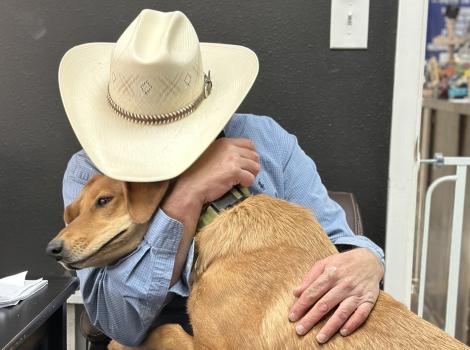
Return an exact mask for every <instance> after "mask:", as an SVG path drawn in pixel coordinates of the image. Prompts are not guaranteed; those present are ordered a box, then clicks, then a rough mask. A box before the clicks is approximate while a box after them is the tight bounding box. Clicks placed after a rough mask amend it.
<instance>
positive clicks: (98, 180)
mask: <svg viewBox="0 0 470 350" xmlns="http://www.w3.org/2000/svg"><path fill="white" fill-rule="evenodd" d="M167 187H168V184H167V183H166V182H161V183H153V184H136V183H133V184H129V183H123V182H119V181H114V180H111V179H109V178H107V177H104V176H97V177H94V178H92V179H91V180H90V181H89V182H88V183H87V185H86V186H85V187H84V189H83V191H82V192H81V194H80V196H79V197H78V199H77V200H76V201H75V202H73V203H72V204H71V205H70V206H69V207H67V208H66V210H65V214H64V219H65V222H66V223H68V226H67V227H66V228H64V229H63V230H62V231H61V232H60V233H59V234H58V236H57V237H56V238H55V239H54V240H53V241H51V243H50V247H49V248H48V250H51V249H53V248H54V247H56V253H57V252H58V251H59V250H60V253H61V254H56V257H57V258H58V260H59V262H60V263H61V264H62V265H64V266H66V267H68V268H75V269H78V268H83V267H87V266H103V265H106V264H111V263H112V262H113V261H115V260H116V259H117V258H119V257H121V256H123V255H124V254H126V253H128V252H130V251H132V250H133V249H135V247H136V246H137V245H138V244H139V242H140V240H141V239H142V237H143V235H144V233H145V230H146V227H147V225H148V221H149V220H150V218H151V216H152V214H153V212H154V211H155V210H156V208H157V207H158V205H159V202H160V200H161V199H162V197H163V195H164V193H165V191H166V189H167ZM58 247H60V249H59V248H58ZM196 249H197V252H198V257H197V261H196V263H195V266H194V282H193V286H192V292H191V296H190V298H189V301H188V312H189V315H190V319H191V324H192V327H193V331H194V336H190V335H188V334H187V333H185V332H184V331H183V329H182V328H181V327H180V326H179V325H171V324H170V325H164V326H161V327H159V328H157V329H155V330H154V331H152V332H150V334H149V335H148V337H147V339H146V341H145V342H144V344H142V345H141V346H140V347H139V348H138V349H155V350H157V349H158V350H186V349H213V350H221V349H237V350H239V349H309V350H311V349H331V350H339V349H384V350H385V349H387V350H389V349H406V350H408V349H426V350H429V349H440V350H442V349H468V348H467V347H466V346H465V345H463V344H462V343H460V342H458V341H457V340H456V339H454V338H452V337H450V336H449V335H447V334H446V333H445V332H443V331H441V330H440V329H438V328H437V327H434V326H433V325H431V324H430V323H428V322H426V321H424V320H422V319H421V318H419V317H417V316H416V315H415V314H413V313H412V312H410V311H409V310H407V309H406V308H405V307H404V306H403V305H402V304H400V303H398V302H397V301H395V300H394V299H393V298H392V297H390V296H389V295H388V294H386V293H383V292H381V293H380V296H379V299H378V301H377V304H376V306H375V308H374V309H373V311H372V312H371V314H370V316H369V319H368V320H367V322H366V323H365V324H364V325H363V326H362V327H361V328H360V329H359V330H357V331H356V332H355V333H353V334H352V335H350V336H347V337H342V336H340V335H336V336H334V337H333V338H332V339H331V340H330V341H329V342H328V343H326V344H323V345H320V344H318V343H317V342H316V340H315V335H316V334H317V332H318V331H319V329H320V328H321V326H322V325H323V324H324V322H325V321H323V322H321V323H320V324H319V325H317V326H315V327H314V329H313V330H312V331H311V332H309V333H308V334H307V335H305V336H298V335H297V334H296V332H295V329H294V324H293V323H291V322H289V320H288V318H287V315H288V311H289V308H290V307H291V305H292V304H293V303H294V299H295V297H294V296H293V293H292V291H293V290H294V288H295V287H296V286H297V284H298V283H299V281H301V279H302V277H303V276H304V274H305V273H306V272H307V271H308V270H309V269H310V268H311V266H312V264H313V263H314V262H316V261H318V260H320V259H323V258H325V257H327V256H329V255H332V254H336V253H337V250H336V248H335V247H334V245H333V244H332V243H331V242H330V240H329V239H328V237H327V235H326V234H325V232H324V231H323V229H322V228H321V226H320V225H319V224H318V222H317V221H316V220H315V219H314V217H313V216H312V214H311V212H310V211H309V210H307V209H304V208H301V207H299V206H297V205H293V204H290V203H288V202H286V201H283V200H279V199H273V198H270V197H268V196H265V195H256V196H252V197H250V198H248V199H246V200H245V201H243V202H242V203H240V204H238V205H237V206H236V207H234V208H232V209H229V210H226V211H225V212H223V213H222V214H221V215H220V216H218V217H217V218H216V219H215V220H214V221H213V222H212V223H211V224H210V225H208V226H206V227H205V228H204V229H203V230H202V231H201V232H199V233H198V235H197V236H196ZM59 255H60V256H59ZM110 349H127V348H126V347H123V346H121V345H119V344H117V343H116V342H112V343H111V344H110Z"/></svg>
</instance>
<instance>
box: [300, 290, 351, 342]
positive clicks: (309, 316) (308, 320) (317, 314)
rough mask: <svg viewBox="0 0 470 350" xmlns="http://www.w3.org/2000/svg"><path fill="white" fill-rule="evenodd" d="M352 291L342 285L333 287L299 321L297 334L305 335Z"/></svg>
mask: <svg viewBox="0 0 470 350" xmlns="http://www.w3.org/2000/svg"><path fill="white" fill-rule="evenodd" d="M307 290H308V289H307ZM350 292H351V291H350V290H348V289H347V288H345V287H344V286H341V285H338V286H336V287H334V288H333V289H331V290H330V291H329V292H328V293H326V294H325V295H324V296H323V297H322V298H321V299H320V300H318V301H317V302H316V303H315V305H314V306H313V307H312V308H311V309H310V310H309V311H308V312H307V313H306V314H305V316H303V317H302V319H301V320H300V321H298V322H297V324H296V325H295V330H296V332H297V334H299V335H304V334H305V333H307V332H308V331H309V330H311V329H312V327H313V326H315V325H316V324H317V323H318V322H319V321H320V320H321V319H322V318H323V317H324V316H325V315H326V314H327V313H328V312H330V311H331V310H332V309H333V308H335V307H336V305H338V304H339V303H340V302H342V301H343V300H344V299H345V298H346V296H347V295H348V294H349V293H350Z"/></svg>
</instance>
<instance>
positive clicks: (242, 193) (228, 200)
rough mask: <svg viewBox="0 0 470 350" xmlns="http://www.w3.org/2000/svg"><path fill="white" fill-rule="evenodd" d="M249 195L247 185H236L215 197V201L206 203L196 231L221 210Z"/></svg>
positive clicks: (208, 222) (207, 223) (209, 221)
mask: <svg viewBox="0 0 470 350" xmlns="http://www.w3.org/2000/svg"><path fill="white" fill-rule="evenodd" d="M249 196H251V192H250V190H249V189H248V188H247V187H242V186H238V185H237V186H234V187H233V188H232V189H231V190H230V191H228V192H227V193H225V194H224V195H223V196H222V197H220V198H219V199H216V200H215V201H213V202H210V203H209V204H207V206H206V207H205V208H204V209H203V210H202V214H201V216H200V217H199V222H198V224H197V230H196V232H198V231H199V230H201V229H202V228H203V227H204V226H206V225H209V224H210V223H211V222H212V221H213V220H214V219H215V218H216V217H217V216H218V215H219V213H220V212H221V211H222V210H225V209H228V208H231V207H233V206H235V205H237V204H238V203H240V202H241V201H243V200H245V199H246V198H248V197H249Z"/></svg>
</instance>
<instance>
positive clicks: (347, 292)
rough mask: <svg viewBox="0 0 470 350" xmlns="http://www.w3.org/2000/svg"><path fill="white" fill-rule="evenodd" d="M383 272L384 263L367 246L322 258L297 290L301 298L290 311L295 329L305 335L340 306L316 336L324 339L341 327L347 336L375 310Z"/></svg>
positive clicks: (290, 318)
mask: <svg viewBox="0 0 470 350" xmlns="http://www.w3.org/2000/svg"><path fill="white" fill-rule="evenodd" d="M383 274H384V268H383V265H382V263H381V262H380V261H379V259H378V257H377V256H375V254H374V253H372V252H371V251H369V250H368V249H366V248H356V249H353V250H350V251H348V252H345V253H338V254H335V255H331V256H329V257H327V258H325V259H323V260H320V261H318V262H317V263H316V264H315V265H314V266H313V267H312V269H311V270H310V271H309V272H308V273H307V275H306V276H305V277H304V279H303V281H302V283H301V284H300V286H299V287H297V288H296V289H295V290H294V295H295V296H296V297H297V298H298V299H297V300H296V302H295V303H294V305H293V306H292V307H291V309H290V311H289V320H291V321H292V322H297V324H296V332H297V333H298V334H299V335H304V334H306V333H307V332H308V331H310V330H311V329H312V327H313V326H315V325H316V324H317V323H318V322H319V321H320V320H321V319H322V318H323V317H324V316H325V315H326V314H327V313H328V312H330V311H331V310H332V309H334V308H335V307H336V306H338V308H337V309H336V311H335V312H334V313H333V315H332V316H331V317H330V318H329V320H328V321H327V322H326V324H325V325H324V326H323V327H322V329H321V330H320V331H319V332H318V334H317V337H316V339H317V341H318V342H319V343H325V342H327V341H328V340H329V339H330V338H331V337H332V336H333V335H334V334H335V333H336V332H337V331H338V330H340V334H341V335H343V336H347V335H349V334H351V333H352V332H354V331H355V330H356V329H357V328H359V326H361V325H362V324H363V323H364V322H365V320H366V319H367V317H368V316H369V313H370V312H371V311H372V309H373V307H374V305H375V302H376V301H377V298H378V295H379V284H380V281H381V279H382V277H383Z"/></svg>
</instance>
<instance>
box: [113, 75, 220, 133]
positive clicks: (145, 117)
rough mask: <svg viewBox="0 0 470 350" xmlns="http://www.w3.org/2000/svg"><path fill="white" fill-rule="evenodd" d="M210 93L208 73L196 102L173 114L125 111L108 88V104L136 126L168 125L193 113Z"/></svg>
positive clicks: (209, 76) (210, 81)
mask: <svg viewBox="0 0 470 350" xmlns="http://www.w3.org/2000/svg"><path fill="white" fill-rule="evenodd" d="M211 91H212V80H211V72H210V71H209V72H208V73H207V74H204V86H203V88H202V91H201V93H200V94H199V96H198V97H197V98H196V100H195V101H194V102H192V103H190V104H189V105H187V106H185V107H183V108H180V109H178V110H177V111H174V112H169V113H163V114H141V113H134V112H130V111H127V110H126V109H124V108H122V107H121V106H119V105H118V104H117V103H116V102H115V101H114V100H113V98H112V97H111V94H110V93H109V86H108V102H109V104H110V105H111V107H112V108H113V110H114V112H116V114H117V115H119V116H120V117H122V118H124V119H127V120H129V121H131V122H134V123H138V124H146V125H160V124H168V123H172V122H175V121H177V120H180V119H183V118H185V117H187V116H188V115H190V114H191V113H193V112H194V111H195V110H196V109H197V107H198V106H199V105H200V104H201V102H202V101H203V100H205V99H206V98H207V97H209V95H210V93H211Z"/></svg>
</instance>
